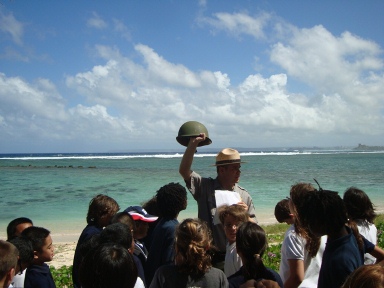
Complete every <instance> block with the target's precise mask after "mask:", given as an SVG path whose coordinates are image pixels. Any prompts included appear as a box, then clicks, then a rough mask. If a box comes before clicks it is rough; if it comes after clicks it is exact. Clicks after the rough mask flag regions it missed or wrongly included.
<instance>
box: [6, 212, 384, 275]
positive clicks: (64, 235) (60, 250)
mask: <svg viewBox="0 0 384 288" xmlns="http://www.w3.org/2000/svg"><path fill="white" fill-rule="evenodd" d="M376 212H377V213H378V214H379V213H380V214H382V213H384V207H382V206H379V207H378V206H376ZM193 217H196V216H195V215H192V214H189V213H185V212H184V213H181V214H180V215H179V221H182V220H183V219H185V218H193ZM257 217H258V222H259V224H260V225H271V224H275V223H277V221H276V219H275V217H274V215H273V214H271V212H269V213H260V214H258V216H257ZM72 227H73V226H72ZM84 227H85V223H84V224H80V223H77V225H75V227H73V228H75V230H72V229H69V230H67V229H63V228H62V227H61V228H60V227H58V226H53V228H52V229H51V236H52V239H53V245H54V247H55V256H54V258H53V261H51V262H50V263H48V265H50V266H54V267H55V268H60V267H62V266H70V265H72V262H73V256H74V253H75V249H76V243H77V240H78V239H79V236H80V234H81V231H82V229H83V228H84ZM1 238H3V237H1Z"/></svg>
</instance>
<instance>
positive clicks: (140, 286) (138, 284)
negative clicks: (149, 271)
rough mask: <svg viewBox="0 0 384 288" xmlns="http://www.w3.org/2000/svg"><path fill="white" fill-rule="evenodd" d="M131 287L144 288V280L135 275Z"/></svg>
mask: <svg viewBox="0 0 384 288" xmlns="http://www.w3.org/2000/svg"><path fill="white" fill-rule="evenodd" d="M133 288H145V286H144V282H143V280H142V279H141V278H140V277H137V279H136V283H135V286H134V287H133Z"/></svg>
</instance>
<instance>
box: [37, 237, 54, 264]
mask: <svg viewBox="0 0 384 288" xmlns="http://www.w3.org/2000/svg"><path fill="white" fill-rule="evenodd" d="M36 255H37V257H38V259H39V262H50V261H52V259H53V256H54V247H53V245H52V238H51V235H48V237H47V238H45V241H44V245H43V247H42V248H41V251H38V252H36Z"/></svg>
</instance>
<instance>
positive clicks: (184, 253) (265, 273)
mask: <svg viewBox="0 0 384 288" xmlns="http://www.w3.org/2000/svg"><path fill="white" fill-rule="evenodd" d="M316 183H317V182H316ZM287 196H288V197H287V198H286V199H283V200H281V201H279V202H278V203H277V204H276V207H275V217H276V220H277V221H278V222H280V223H287V224H288V225H289V228H288V229H287V231H286V233H285V236H284V240H283V242H282V247H281V263H280V270H279V271H274V270H272V269H270V268H268V267H266V266H265V265H264V263H263V260H262V256H263V253H264V252H265V250H266V248H267V237H266V234H265V232H264V230H263V228H261V227H260V226H259V225H258V224H257V223H256V221H255V220H254V217H251V216H250V215H249V213H248V212H247V210H246V209H244V207H243V206H242V205H237V204H233V205H223V206H221V207H218V209H217V213H218V218H219V219H220V224H218V225H222V227H223V229H224V232H225V237H226V243H227V246H226V255H225V263H224V267H223V269H222V267H219V266H216V267H215V263H214V262H213V261H212V259H214V257H215V253H217V251H218V249H217V248H216V247H215V245H214V243H213V237H212V231H211V229H210V228H209V225H208V224H207V223H206V222H205V221H203V220H201V219H185V220H183V221H182V222H181V223H179V221H178V220H177V218H178V215H179V213H180V211H182V210H184V209H185V208H186V207H187V191H186V189H185V188H184V187H183V186H182V185H180V184H178V183H169V184H167V185H164V186H163V187H161V188H160V189H159V190H158V191H157V193H156V195H155V196H154V197H153V198H152V199H150V200H149V201H148V202H147V203H145V204H143V205H142V206H138V205H133V206H128V207H127V208H126V209H125V210H123V211H122V212H119V210H120V206H119V204H118V203H117V202H116V201H115V200H114V199H113V198H111V197H109V196H107V195H97V196H95V197H94V198H93V199H92V200H91V201H90V203H89V207H88V213H87V217H86V220H87V226H86V227H85V228H84V230H83V231H82V233H81V235H80V238H79V240H78V242H77V246H76V250H75V255H74V259H73V271H72V277H73V283H74V287H76V288H80V287H82V288H95V287H123V288H125V287H126V288H133V287H136V288H147V287H150V288H158V287H171V288H172V287H242V288H244V287H286V288H291V287H319V288H324V287H326V288H333V287H335V288H340V287H342V288H347V287H349V288H354V287H368V288H371V287H379V288H380V287H384V268H383V266H382V265H383V264H384V251H383V250H382V249H381V248H379V247H378V246H377V245H376V241H377V229H376V227H375V225H374V224H373V220H374V218H375V217H376V213H375V209H374V206H373V204H372V202H371V201H370V199H369V197H368V196H367V194H366V193H365V192H364V191H362V190H360V189H357V188H355V187H351V188H348V189H347V190H346V191H345V193H344V195H343V197H340V195H339V194H338V193H337V192H334V191H330V190H324V189H322V188H321V187H320V185H319V187H318V188H317V189H316V188H315V187H314V186H313V185H312V184H310V183H297V184H295V185H293V186H292V187H291V189H290V191H289V193H287ZM132 204H135V203H132ZM144 207H145V208H146V207H148V210H149V212H150V213H149V212H148V211H147V210H146V209H145V208H144ZM152 224H154V225H152ZM150 225H152V226H150ZM7 237H8V239H7V241H2V240H0V286H1V287H16V288H22V287H26V288H32V287H44V288H45V287H47V288H50V287H55V283H54V280H53V277H52V275H51V272H50V270H49V266H48V265H47V264H46V262H49V261H51V260H52V258H53V256H54V249H53V243H52V238H51V235H50V231H49V230H47V229H45V228H42V227H37V226H33V222H32V221H31V220H30V219H28V218H25V217H21V218H17V219H14V220H12V221H11V222H10V223H9V225H8V227H7Z"/></svg>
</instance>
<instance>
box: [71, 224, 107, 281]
mask: <svg viewBox="0 0 384 288" xmlns="http://www.w3.org/2000/svg"><path fill="white" fill-rule="evenodd" d="M101 231H103V228H102V227H97V226H95V225H87V226H86V227H85V228H84V230H83V232H81V235H80V237H79V241H77V245H76V250H75V255H74V257H73V267H72V280H73V286H74V287H75V288H80V287H81V285H80V282H79V269H80V264H81V261H82V259H83V255H81V253H80V247H81V245H82V244H84V243H85V242H86V241H88V240H89V239H91V237H92V236H93V235H96V234H100V233H101Z"/></svg>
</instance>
